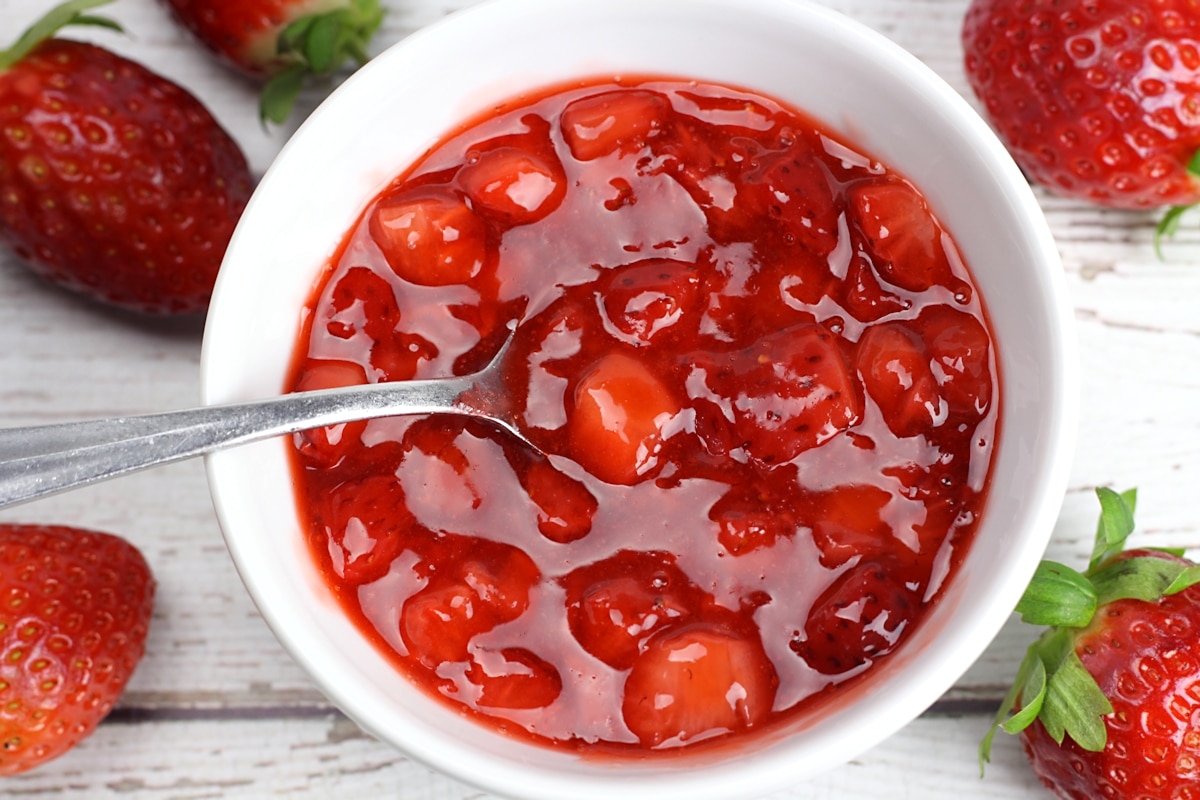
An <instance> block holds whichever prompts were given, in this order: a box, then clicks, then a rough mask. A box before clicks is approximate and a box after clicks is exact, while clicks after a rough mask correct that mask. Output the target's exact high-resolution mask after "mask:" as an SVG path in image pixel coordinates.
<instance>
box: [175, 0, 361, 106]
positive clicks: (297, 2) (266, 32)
mask: <svg viewBox="0 0 1200 800" xmlns="http://www.w3.org/2000/svg"><path fill="white" fill-rule="evenodd" d="M164 2H165V3H166V4H167V6H168V7H170V9H171V11H172V12H173V13H174V15H175V18H176V19H178V20H179V22H180V23H182V24H183V25H184V27H186V28H187V29H188V30H190V31H191V32H192V33H193V34H195V36H196V38H197V39H199V40H200V42H201V43H202V44H203V45H204V46H205V47H207V48H208V49H209V50H211V51H212V52H214V53H216V54H217V55H218V56H220V57H221V58H223V59H224V60H225V61H226V62H228V63H229V64H230V65H232V66H233V67H234V68H235V69H238V70H240V71H241V72H243V73H245V74H246V75H249V76H251V77H254V78H267V79H268V81H267V84H266V86H265V87H264V89H263V96H262V103H261V105H260V107H259V110H260V113H261V114H262V118H263V119H264V120H267V121H270V122H282V121H283V120H285V119H286V118H287V116H288V114H289V113H290V112H291V109H292V105H293V104H294V102H295V100H296V95H297V94H298V93H299V91H300V89H301V87H302V86H303V84H304V82H305V81H306V80H307V79H308V78H309V76H312V75H321V76H324V75H329V74H331V73H332V72H334V71H335V70H337V69H339V68H341V66H342V65H343V64H345V63H346V62H347V61H354V62H357V63H358V64H363V63H365V62H366V61H367V58H368V56H367V52H366V49H367V44H368V43H369V42H370V41H371V38H372V37H373V36H374V35H375V32H376V31H377V30H378V29H379V23H380V22H381V21H382V20H383V11H382V10H381V9H380V7H379V0H164Z"/></svg>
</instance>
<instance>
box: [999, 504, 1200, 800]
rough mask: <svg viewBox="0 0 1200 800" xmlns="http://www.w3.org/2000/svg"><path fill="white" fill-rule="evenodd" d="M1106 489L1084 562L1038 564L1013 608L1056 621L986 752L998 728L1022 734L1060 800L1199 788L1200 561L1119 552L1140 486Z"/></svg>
mask: <svg viewBox="0 0 1200 800" xmlns="http://www.w3.org/2000/svg"><path fill="white" fill-rule="evenodd" d="M1099 496H1100V502H1101V507H1102V512H1101V521H1100V526H1099V530H1098V533H1097V537H1096V548H1095V551H1094V553H1093V556H1092V559H1091V563H1090V565H1089V566H1088V568H1087V570H1085V571H1084V572H1082V573H1080V572H1077V571H1076V570H1073V569H1071V568H1070V567H1067V566H1064V565H1062V564H1056V563H1053V562H1049V561H1047V562H1043V563H1042V565H1041V566H1040V567H1039V569H1038V571H1037V574H1036V575H1035V577H1034V579H1033V581H1032V582H1031V583H1030V586H1029V588H1028V589H1027V591H1026V593H1025V595H1024V596H1023V597H1022V599H1021V602H1020V603H1019V604H1018V606H1017V610H1018V612H1020V613H1021V616H1022V619H1024V620H1025V621H1026V622H1031V623H1034V624H1038V625H1050V626H1051V627H1050V628H1049V629H1048V630H1047V631H1046V632H1045V633H1044V634H1043V635H1042V637H1041V638H1040V639H1039V640H1038V641H1037V642H1035V643H1034V644H1033V645H1032V646H1031V647H1030V649H1029V652H1028V654H1027V655H1026V657H1025V660H1024V661H1023V662H1022V664H1021V668H1020V670H1019V672H1018V676H1017V680H1016V683H1015V684H1014V685H1013V688H1012V690H1011V691H1010V692H1009V695H1008V697H1006V698H1005V701H1004V704H1003V705H1002V707H1001V709H1000V712H999V713H998V715H997V718H996V727H993V729H992V732H991V733H989V734H988V735H987V737H985V739H984V742H983V745H982V746H981V748H980V757H981V759H982V760H984V761H986V760H987V758H988V755H989V751H990V748H991V740H992V737H993V735H994V733H995V731H996V730H997V729H1003V730H1006V731H1008V732H1010V733H1021V736H1022V739H1023V741H1024V745H1025V752H1026V754H1027V755H1028V757H1029V760H1030V762H1031V764H1032V765H1033V769H1034V772H1035V773H1036V774H1037V776H1038V777H1039V778H1040V779H1041V781H1042V783H1044V784H1045V785H1046V786H1047V787H1048V788H1049V789H1050V790H1051V791H1053V792H1054V794H1055V795H1057V796H1058V797H1060V798H1064V799H1065V800H1092V799H1093V798H1108V799H1109V800H1125V799H1126V798H1128V799H1129V800H1133V799H1134V798H1138V799H1139V800H1140V798H1150V797H1153V798H1164V800H1167V799H1168V798H1169V799H1170V800H1188V798H1195V797H1200V586H1197V585H1195V584H1196V583H1197V582H1200V567H1197V566H1195V565H1194V564H1193V563H1192V562H1190V561H1188V560H1186V559H1184V558H1182V557H1180V556H1179V555H1178V554H1177V553H1174V552H1167V551H1159V550H1133V551H1128V552H1122V548H1123V546H1124V542H1125V539H1126V537H1128V535H1129V534H1130V533H1131V532H1132V530H1133V507H1134V502H1135V499H1136V495H1135V494H1134V493H1133V492H1127V493H1125V494H1124V495H1118V494H1117V493H1115V492H1112V491H1110V490H1107V489H1101V490H1100V491H1099ZM1010 713H1011V716H1009V715H1010Z"/></svg>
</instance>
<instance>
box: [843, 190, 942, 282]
mask: <svg viewBox="0 0 1200 800" xmlns="http://www.w3.org/2000/svg"><path fill="white" fill-rule="evenodd" d="M849 194H850V215H851V220H852V224H853V225H855V226H856V227H857V229H858V230H859V231H860V232H861V233H862V235H863V237H864V239H865V246H866V249H867V251H868V252H869V253H870V254H871V256H872V257H873V259H874V261H875V268H876V269H877V270H878V271H879V274H880V277H882V278H883V279H884V280H885V281H887V282H888V283H890V284H892V285H893V286H899V287H900V288H901V289H907V290H908V291H910V292H923V291H925V290H927V289H930V288H932V287H933V286H949V285H951V284H952V283H954V282H955V280H954V276H953V274H952V272H951V270H950V262H949V260H948V259H947V257H946V251H945V248H944V247H943V246H942V228H941V226H939V225H938V223H937V222H936V221H935V220H934V217H933V213H932V212H931V211H930V210H929V206H928V205H927V204H926V202H925V198H924V197H923V196H922V195H921V194H920V192H918V191H917V190H916V189H915V188H913V187H912V186H911V185H910V184H908V183H906V182H903V181H896V180H889V181H886V182H879V181H872V182H868V183H860V184H858V185H856V186H854V187H853V188H851V189H850V193H849Z"/></svg>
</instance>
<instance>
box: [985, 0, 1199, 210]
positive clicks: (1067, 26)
mask: <svg viewBox="0 0 1200 800" xmlns="http://www.w3.org/2000/svg"><path fill="white" fill-rule="evenodd" d="M962 38H963V48H964V51H965V57H966V60H965V63H966V72H967V78H968V79H969V81H970V84H971V87H972V88H973V89H974V91H975V93H976V95H978V97H979V99H980V100H981V101H982V102H983V105H984V107H985V109H986V112H987V115H988V116H989V117H990V118H991V121H992V123H993V125H994V126H995V128H996V130H997V131H998V133H999V135H1000V137H1001V139H1002V140H1003V141H1004V142H1005V143H1006V144H1007V145H1008V148H1009V150H1010V151H1011V152H1012V155H1013V157H1014V158H1015V159H1016V161H1017V162H1018V163H1019V164H1020V165H1021V167H1022V168H1023V169H1024V170H1025V171H1026V172H1027V174H1028V175H1029V176H1030V177H1031V178H1033V179H1034V180H1035V181H1037V182H1038V183H1041V184H1043V185H1044V186H1046V187H1047V188H1049V189H1051V190H1053V191H1055V192H1057V193H1059V194H1062V195H1066V196H1070V197H1076V198H1081V199H1084V200H1088V201H1091V202H1094V203H1098V204H1101V205H1106V206H1111V207H1116V208H1127V209H1138V208H1150V207H1156V206H1176V207H1186V206H1189V205H1193V204H1195V203H1197V202H1200V174H1198V173H1200V160H1198V159H1197V152H1198V151H1200V54H1198V51H1197V47H1198V43H1200V0H973V1H972V3H971V5H970V7H969V8H968V10H967V13H966V17H965V20H964V23H963V31H962ZM1177 217H1178V213H1176V214H1175V215H1173V217H1172V222H1171V223H1169V224H1170V225H1173V224H1174V220H1175V219H1177Z"/></svg>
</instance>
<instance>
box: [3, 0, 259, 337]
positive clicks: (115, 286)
mask: <svg viewBox="0 0 1200 800" xmlns="http://www.w3.org/2000/svg"><path fill="white" fill-rule="evenodd" d="M105 2H108V0H74V1H73V2H69V3H66V4H64V5H62V6H58V7H57V8H55V9H53V10H52V11H51V12H49V13H48V14H47V15H46V17H44V18H43V19H42V20H41V21H39V22H38V23H35V24H34V25H33V27H31V28H30V29H29V30H28V31H27V32H26V33H25V34H24V35H23V36H22V37H21V38H20V39H19V40H18V41H17V43H16V44H15V45H13V46H12V47H11V48H10V49H8V50H6V51H3V52H0V241H4V242H6V243H7V244H8V245H10V246H11V247H12V248H13V249H14V250H15V251H16V253H17V254H18V255H19V256H21V257H22V258H23V259H24V260H25V261H27V262H28V263H29V264H30V265H31V266H32V267H33V269H34V270H35V271H36V272H38V273H40V274H41V275H43V276H44V277H46V278H48V279H50V280H51V281H54V282H56V283H59V284H61V285H63V286H66V287H68V288H71V289H74V290H76V291H80V292H83V293H84V294H87V295H89V296H91V297H93V298H96V299H98V300H101V301H104V302H107V303H110V304H113V305H116V306H121V307H124V308H129V309H135V310H138V311H143V312H149V313H161V314H167V313H187V312H198V311H202V310H203V309H204V308H205V307H206V306H207V304H208V300H209V297H210V295H211V293H212V288H213V283H214V281H215V280H216V275H217V269H218V267H219V266H220V264H221V259H222V258H223V256H224V253H225V248H226V246H227V245H228V243H229V239H230V236H231V235H232V234H233V228H234V226H235V224H236V223H237V220H238V218H239V217H240V216H241V213H242V210H243V208H244V207H245V205H246V201H247V200H248V199H249V195H250V190H251V188H252V179H251V176H250V172H249V168H248V166H247V164H246V159H245V156H244V155H243V154H242V152H241V150H240V149H239V148H238V146H237V144H236V143H235V142H234V141H233V139H232V138H230V136H229V134H227V133H226V132H225V131H224V130H223V129H222V128H221V126H220V125H219V124H218V123H217V121H216V120H215V119H213V117H212V115H211V114H210V113H209V112H208V111H207V110H206V109H205V108H204V106H202V105H201V104H200V102H199V101H198V100H196V98H195V97H193V96H192V95H191V94H189V93H188V92H186V91H185V90H184V89H182V88H180V87H179V86H177V85H176V84H174V83H172V82H170V81H168V80H166V79H165V78H162V77H160V76H158V75H156V74H154V73H152V72H150V71H149V70H147V69H145V68H144V67H142V66H140V65H138V64H136V63H134V62H132V61H129V60H128V59H125V58H122V57H121V56H118V55H116V54H114V53H112V52H109V51H108V50H105V49H102V48H100V47H97V46H94V45H90V44H83V43H80V42H75V41H69V40H65V39H53V38H48V37H50V36H52V35H53V34H54V33H55V32H56V31H57V30H58V29H59V28H60V27H62V26H63V25H65V24H109V25H110V26H111V25H112V23H107V22H106V21H105V20H101V19H99V18H96V17H92V16H89V15H87V14H86V13H85V12H86V10H87V9H89V8H91V7H93V6H97V5H101V4H103V3H105Z"/></svg>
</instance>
